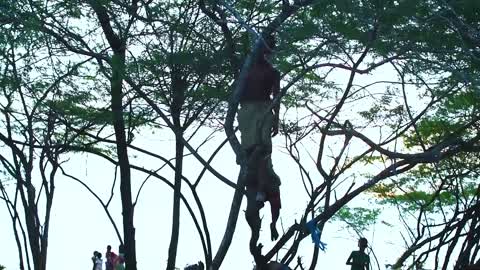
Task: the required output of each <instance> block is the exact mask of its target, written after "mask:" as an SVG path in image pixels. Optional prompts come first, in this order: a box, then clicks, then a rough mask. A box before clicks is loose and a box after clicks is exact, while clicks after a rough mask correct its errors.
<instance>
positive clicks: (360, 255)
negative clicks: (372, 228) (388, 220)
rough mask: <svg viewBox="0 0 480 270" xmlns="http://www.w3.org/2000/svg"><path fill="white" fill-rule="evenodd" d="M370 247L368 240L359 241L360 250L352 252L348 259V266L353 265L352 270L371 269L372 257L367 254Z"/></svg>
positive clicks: (361, 239)
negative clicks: (366, 250) (366, 251)
mask: <svg viewBox="0 0 480 270" xmlns="http://www.w3.org/2000/svg"><path fill="white" fill-rule="evenodd" d="M367 246H368V241H367V239H366V238H363V237H362V238H360V239H359V240H358V247H359V250H355V251H352V253H350V256H349V257H348V259H347V265H351V266H352V267H351V268H350V269H351V270H368V269H369V268H370V257H369V256H368V254H366V253H365V249H366V248H367Z"/></svg>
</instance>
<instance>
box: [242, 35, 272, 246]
mask: <svg viewBox="0 0 480 270" xmlns="http://www.w3.org/2000/svg"><path fill="white" fill-rule="evenodd" d="M264 41H265V44H264V45H263V46H262V49H261V52H260V53H259V54H258V55H259V56H258V57H257V58H256V59H255V61H254V63H253V66H252V68H251V70H250V72H249V73H248V75H247V79H246V83H245V89H243V92H242V96H241V98H240V110H239V111H238V119H237V120H238V128H239V130H240V133H241V137H240V138H241V145H242V148H243V149H244V150H245V151H246V153H247V158H248V160H249V161H250V164H249V166H248V167H249V171H248V173H247V174H248V175H247V181H246V188H247V210H246V213H245V215H246V219H247V222H248V225H249V226H250V228H251V230H252V237H251V239H250V251H251V252H252V254H253V252H254V250H255V248H256V243H257V240H258V238H259V232H260V227H261V220H260V216H259V210H260V209H261V208H263V206H264V204H265V201H269V202H270V207H271V214H272V222H271V223H270V232H271V239H272V240H276V239H277V238H278V232H277V228H276V222H277V220H278V217H279V215H280V208H281V202H280V178H279V177H278V175H277V174H276V173H275V171H274V170H273V165H272V159H271V153H272V139H271V138H272V137H273V136H275V135H277V134H278V124H279V111H280V105H279V104H278V103H277V104H275V106H273V110H272V109H271V107H272V100H273V99H275V98H276V97H277V96H278V95H279V94H280V73H279V72H278V70H276V69H275V68H274V67H273V66H272V64H271V63H270V59H271V56H272V53H273V49H274V48H275V39H274V37H273V36H271V35H270V36H268V37H266V38H264Z"/></svg>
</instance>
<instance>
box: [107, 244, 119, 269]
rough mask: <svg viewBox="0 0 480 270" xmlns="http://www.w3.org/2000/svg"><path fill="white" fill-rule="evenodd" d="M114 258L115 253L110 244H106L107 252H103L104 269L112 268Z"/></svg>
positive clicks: (113, 266)
mask: <svg viewBox="0 0 480 270" xmlns="http://www.w3.org/2000/svg"><path fill="white" fill-rule="evenodd" d="M116 259H117V254H115V252H113V251H112V246H110V245H108V246H107V252H105V270H114V269H115V260H116Z"/></svg>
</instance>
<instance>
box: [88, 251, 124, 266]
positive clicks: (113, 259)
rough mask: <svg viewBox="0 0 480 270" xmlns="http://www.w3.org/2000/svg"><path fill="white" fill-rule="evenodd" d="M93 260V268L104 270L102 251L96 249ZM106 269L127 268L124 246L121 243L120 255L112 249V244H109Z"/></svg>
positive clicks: (106, 253)
mask: <svg viewBox="0 0 480 270" xmlns="http://www.w3.org/2000/svg"><path fill="white" fill-rule="evenodd" d="M92 262H93V270H103V259H102V253H100V252H98V251H94V252H93V257H92ZM105 270H125V256H124V253H123V246H121V245H120V248H119V251H118V255H117V254H115V252H113V251H112V247H111V246H110V245H108V246H107V251H106V252H105Z"/></svg>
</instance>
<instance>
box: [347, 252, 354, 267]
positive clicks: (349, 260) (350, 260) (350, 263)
mask: <svg viewBox="0 0 480 270" xmlns="http://www.w3.org/2000/svg"><path fill="white" fill-rule="evenodd" d="M352 254H353V252H352V253H350V256H349V257H348V259H347V265H352Z"/></svg>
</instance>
